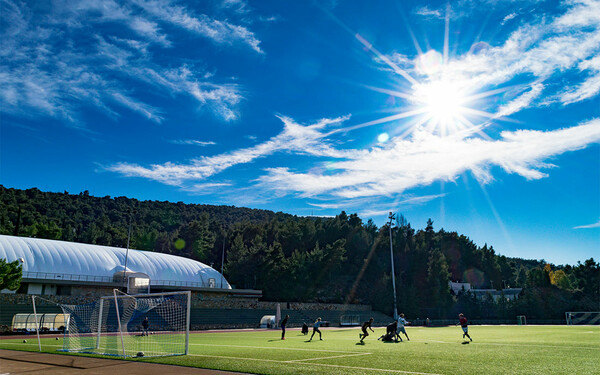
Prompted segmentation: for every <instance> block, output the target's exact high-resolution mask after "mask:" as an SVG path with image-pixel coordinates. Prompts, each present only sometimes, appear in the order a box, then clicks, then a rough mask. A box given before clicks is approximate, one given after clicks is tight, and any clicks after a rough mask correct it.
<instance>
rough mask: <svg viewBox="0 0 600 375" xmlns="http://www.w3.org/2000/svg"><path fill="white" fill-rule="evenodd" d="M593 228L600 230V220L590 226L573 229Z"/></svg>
mask: <svg viewBox="0 0 600 375" xmlns="http://www.w3.org/2000/svg"><path fill="white" fill-rule="evenodd" d="M592 228H600V220H598V222H596V223H593V224H588V225H580V226H577V227H573V229H592Z"/></svg>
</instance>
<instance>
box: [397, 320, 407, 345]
mask: <svg viewBox="0 0 600 375" xmlns="http://www.w3.org/2000/svg"><path fill="white" fill-rule="evenodd" d="M408 324H410V322H407V321H406V319H404V314H400V316H399V317H398V328H397V329H396V334H397V335H398V337H400V332H402V333H404V336H406V339H407V340H408V341H410V339H409V338H408V333H406V329H404V326H406V325H408ZM400 340H402V339H400Z"/></svg>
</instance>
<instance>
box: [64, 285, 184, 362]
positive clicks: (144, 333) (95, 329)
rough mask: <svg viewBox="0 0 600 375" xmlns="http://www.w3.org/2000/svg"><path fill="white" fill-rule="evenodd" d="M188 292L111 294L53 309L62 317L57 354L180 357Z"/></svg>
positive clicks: (182, 346) (182, 347)
mask: <svg viewBox="0 0 600 375" xmlns="http://www.w3.org/2000/svg"><path fill="white" fill-rule="evenodd" d="M190 302H191V292H190V291H184V292H166V293H149V294H136V295H128V294H125V293H122V292H120V291H117V290H115V291H113V295H111V296H105V297H100V298H99V299H98V300H96V301H94V302H91V303H88V304H82V305H67V304H58V305H59V306H60V307H61V309H62V310H63V312H64V314H65V315H66V316H68V319H67V324H66V329H65V337H64V340H63V348H62V349H61V350H62V351H68V352H82V353H92V354H101V355H109V356H119V357H158V356H172V355H185V354H188V352H189V350H188V348H189V328H190V327H189V326H190Z"/></svg>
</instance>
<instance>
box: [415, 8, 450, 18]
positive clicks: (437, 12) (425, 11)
mask: <svg viewBox="0 0 600 375" xmlns="http://www.w3.org/2000/svg"><path fill="white" fill-rule="evenodd" d="M413 13H414V14H416V15H419V16H422V17H426V18H435V19H441V20H443V19H444V18H445V12H444V10H442V9H431V8H429V6H427V5H424V6H422V7H418V8H416V9H415V10H414V11H413Z"/></svg>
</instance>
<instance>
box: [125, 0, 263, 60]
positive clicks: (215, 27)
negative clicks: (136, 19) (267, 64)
mask: <svg viewBox="0 0 600 375" xmlns="http://www.w3.org/2000/svg"><path fill="white" fill-rule="evenodd" d="M133 2H134V3H135V4H136V5H138V6H139V7H141V8H142V9H144V10H145V11H146V12H148V13H149V14H151V15H153V16H154V17H156V18H158V19H160V20H162V21H165V22H169V23H171V24H173V25H176V26H179V27H181V28H183V29H185V30H188V31H191V32H194V33H197V34H199V35H202V36H204V37H207V38H210V39H211V40H213V41H214V42H215V43H223V44H232V43H234V42H237V41H241V42H243V43H245V44H247V45H249V46H250V47H251V48H252V49H253V50H254V51H256V52H258V53H263V51H262V49H261V48H260V46H259V44H260V41H259V40H258V39H257V38H256V37H255V35H254V33H253V32H251V31H250V30H248V29H247V28H246V27H244V26H241V25H234V24H232V23H229V22H227V21H221V20H217V19H213V18H210V17H208V16H207V15H205V14H198V15H196V14H194V12H192V11H190V10H189V9H187V8H185V7H184V6H181V5H177V4H176V3H175V2H173V1H170V0H133ZM236 3H237V4H238V7H237V8H236V9H237V10H240V9H243V8H240V7H239V5H240V2H239V1H238V2H236ZM231 5H233V4H231Z"/></svg>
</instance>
